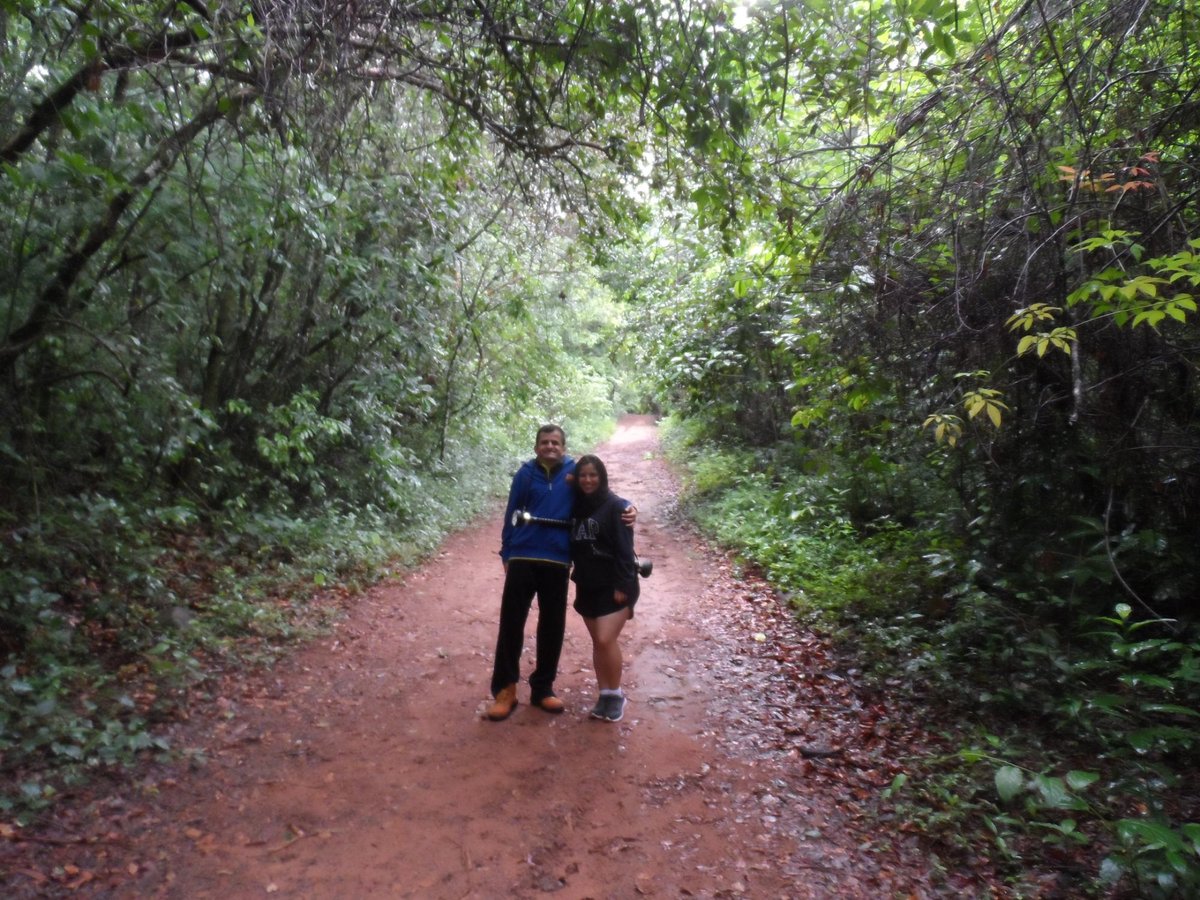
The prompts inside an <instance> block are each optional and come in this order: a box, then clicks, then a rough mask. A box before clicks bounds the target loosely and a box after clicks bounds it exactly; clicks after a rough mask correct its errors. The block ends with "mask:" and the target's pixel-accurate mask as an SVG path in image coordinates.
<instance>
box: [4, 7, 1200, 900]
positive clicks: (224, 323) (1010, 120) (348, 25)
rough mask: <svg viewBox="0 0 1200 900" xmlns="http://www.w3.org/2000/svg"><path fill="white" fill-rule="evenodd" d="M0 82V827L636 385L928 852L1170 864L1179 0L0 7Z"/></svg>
mask: <svg viewBox="0 0 1200 900" xmlns="http://www.w3.org/2000/svg"><path fill="white" fill-rule="evenodd" d="M0 88H2V90H0V162H2V164H3V177H2V178H0V194H2V200H3V203H2V211H0V246H2V248H3V249H2V251H0V267H2V270H3V271H2V276H0V293H2V294H3V297H2V298H0V318H3V322H2V323H0V820H9V821H14V822H32V821H35V820H37V819H38V818H39V817H45V816H51V815H53V813H54V809H55V804H56V802H57V801H58V798H59V797H60V796H61V795H62V793H63V792H64V790H66V789H67V788H68V787H69V786H70V785H72V784H77V783H80V782H81V781H83V780H86V779H87V778H89V777H93V776H94V775H95V773H97V772H100V771H121V770H124V769H126V768H127V767H131V766H135V765H136V764H137V763H138V761H139V759H142V758H144V757H145V756H146V755H147V754H157V753H169V752H170V750H171V748H170V747H169V746H168V745H167V743H166V742H165V741H164V739H163V738H162V736H161V733H160V731H159V725H160V724H161V723H162V722H164V721H166V720H168V719H169V718H170V717H171V715H172V710H173V709H174V707H175V704H176V703H177V701H178V698H179V697H180V696H181V695H182V693H184V692H185V691H187V690H188V689H189V687H190V686H191V685H194V684H195V683H196V682H198V681H201V680H203V679H205V678H207V677H209V673H210V672H211V671H212V669H213V667H219V666H225V667H236V666H251V665H255V664H260V663H263V662H265V661H269V660H271V659H273V658H275V657H276V656H277V655H278V654H281V653H286V652H288V648H289V646H292V645H294V644H295V642H297V641H299V640H302V639H304V638H305V637H306V636H310V635H312V634H314V633H317V632H318V631H319V630H320V629H321V628H322V627H323V626H324V625H325V624H326V622H327V621H328V619H329V617H330V616H332V615H335V614H336V604H330V603H329V602H328V598H329V597H330V596H331V595H339V594H340V595H346V594H352V593H353V592H355V591H357V590H359V589H361V588H362V587H364V586H366V585H369V584H371V583H373V582H374V581H376V580H378V579H380V578H381V577H384V576H386V574H387V573H388V572H391V571H395V570H397V569H399V568H402V567H404V566H406V565H410V564H412V563H414V562H415V561H417V560H419V559H421V558H422V557H423V556H424V555H425V554H427V553H429V552H430V551H431V550H432V549H434V548H435V547H436V546H437V545H438V543H439V541H440V540H441V539H442V538H443V537H444V536H445V535H446V534H447V533H448V532H449V531H451V530H453V529H454V528H455V527H457V526H458V525H460V524H461V523H462V522H463V521H465V520H466V519H467V518H469V517H471V516H472V515H474V514H476V513H478V512H479V511H481V510H483V509H485V508H487V507H488V505H489V504H491V503H493V502H494V500H495V498H496V497H497V496H498V495H500V494H502V492H503V491H504V490H505V489H506V487H507V483H508V478H509V476H510V475H511V461H512V460H513V459H514V458H520V456H521V455H522V454H524V455H528V449H529V445H530V441H529V437H530V435H531V434H532V433H533V431H534V429H535V428H536V426H537V424H539V423H540V422H542V421H556V422H560V423H562V424H563V425H564V426H565V427H566V429H567V431H568V432H569V433H570V434H571V445H572V447H578V448H586V447H588V446H590V445H591V444H593V443H594V442H595V441H597V440H599V439H600V438H602V437H603V436H604V435H605V434H606V433H607V430H608V429H610V428H611V425H612V422H613V420H614V418H615V416H616V415H617V414H619V413H621V412H624V411H640V412H654V413H656V414H661V415H662V416H663V417H664V418H663V429H664V432H665V433H666V435H667V439H668V441H669V444H670V447H671V452H672V455H673V459H674V461H675V463H676V464H677V465H678V466H679V467H680V469H681V470H682V471H683V472H685V473H686V476H685V477H686V483H687V490H686V495H685V497H684V498H683V505H684V510H685V512H686V514H687V515H688V516H690V517H692V518H693V519H694V520H695V521H696V522H697V523H698V524H699V525H700V526H701V527H702V528H703V529H704V530H705V531H706V532H707V533H709V534H711V535H712V536H713V537H714V538H715V539H717V540H719V541H720V542H721V543H722V544H724V545H726V546H728V547H731V548H734V550H735V551H736V552H737V554H738V555H739V557H740V558H741V559H743V560H745V561H746V563H747V564H748V565H752V566H754V567H755V568H756V569H757V570H759V571H761V572H762V573H763V574H764V575H765V577H767V578H768V579H769V580H770V582H771V583H772V584H773V585H774V586H775V587H776V588H777V589H778V590H779V591H781V592H784V593H785V595H786V596H788V597H789V598H790V600H791V604H792V606H793V607H794V610H795V616H796V618H797V621H798V622H799V623H803V624H805V625H807V626H811V627H813V628H817V629H819V630H821V631H822V632H825V633H828V634H830V635H832V636H834V638H835V639H836V640H837V641H838V642H839V644H841V645H843V646H844V647H846V648H848V650H851V651H852V652H854V653H855V654H856V655H857V656H858V657H859V658H860V659H861V660H862V665H863V667H864V669H865V671H866V672H867V676H868V677H875V678H878V679H880V680H882V679H883V678H884V676H885V674H886V675H887V676H888V677H891V678H897V677H898V678H899V679H900V681H902V683H903V686H902V688H900V690H901V691H902V692H903V693H904V694H905V695H906V696H907V697H908V698H909V699H910V700H912V701H913V702H918V703H920V704H922V705H923V706H924V707H925V708H927V709H928V710H929V713H928V715H930V716H936V717H938V721H939V722H940V723H941V724H940V728H941V729H942V730H943V731H944V733H945V734H946V735H947V736H948V740H949V741H950V742H951V743H952V744H953V745H954V747H955V750H954V751H953V752H951V753H948V754H946V753H941V754H938V755H936V756H934V755H931V756H929V757H928V758H925V759H922V760H920V761H919V766H918V770H919V772H920V775H919V776H910V777H908V778H902V779H898V780H897V782H896V783H894V784H893V785H892V787H891V788H889V791H891V792H893V793H894V794H895V795H896V796H897V797H900V798H902V800H903V802H904V803H905V804H907V808H908V809H909V812H910V815H911V816H912V817H913V818H914V820H916V821H919V822H920V823H921V825H922V829H923V830H924V831H925V832H926V833H927V834H928V835H930V836H931V837H932V838H934V839H937V840H939V841H942V842H944V843H946V844H950V845H952V844H954V843H955V842H956V841H958V842H965V841H982V842H984V843H987V844H989V845H990V846H991V847H992V853H993V854H994V856H995V857H996V858H999V859H1001V860H1002V861H1004V863H1005V865H1007V867H1008V870H1009V871H1010V872H1011V874H1012V878H1013V883H1014V884H1019V883H1020V879H1021V872H1022V871H1023V870H1025V869H1027V868H1031V867H1036V866H1043V865H1044V866H1054V865H1069V866H1078V868H1079V871H1078V875H1077V879H1076V883H1077V885H1078V890H1079V895H1081V896H1103V895H1114V894H1115V895H1121V896H1145V897H1185V896H1195V895H1196V892H1197V891H1200V783H1198V781H1197V766H1196V761H1197V758H1198V756H1197V754H1198V752H1200V617H1198V615H1197V606H1196V603H1197V598H1198V596H1200V565H1198V564H1197V551H1196V548H1197V546H1198V545H1200V328H1198V326H1197V296H1198V295H1200V10H1197V9H1196V8H1195V6H1194V5H1193V4H1190V3H1184V2H1180V0H1175V2H1171V0H994V2H992V3H983V2H979V0H852V2H846V3H834V2H829V0H784V2H759V0H744V2H730V0H674V2H663V0H614V2H595V0H417V2H411V3H396V2H392V0H387V2H385V0H132V2H130V0H120V2H118V0H71V2H38V0H0ZM1018 893H1019V891H1018Z"/></svg>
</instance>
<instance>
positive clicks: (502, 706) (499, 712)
mask: <svg viewBox="0 0 1200 900" xmlns="http://www.w3.org/2000/svg"><path fill="white" fill-rule="evenodd" d="M516 708H517V686H516V685H515V684H510V685H509V686H508V687H506V688H501V689H500V693H498V694H497V695H496V699H495V700H493V701H492V705H491V706H489V707H488V709H487V717H488V718H489V719H491V720H492V721H493V722H499V721H501V720H502V719H507V718H508V717H509V716H511V715H512V711H513V710H514V709H516Z"/></svg>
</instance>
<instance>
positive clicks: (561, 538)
mask: <svg viewBox="0 0 1200 900" xmlns="http://www.w3.org/2000/svg"><path fill="white" fill-rule="evenodd" d="M566 451H567V436H566V433H565V432H564V431H563V430H562V428H560V427H559V426H557V425H543V426H542V427H541V428H539V429H538V432H537V438H536V440H535V441H534V446H533V452H534V458H533V459H531V460H528V461H526V462H525V463H523V464H522V465H521V468H519V469H518V470H517V474H516V475H514V476H513V480H512V486H511V487H510V488H509V492H508V507H507V509H505V511H504V528H503V530H502V531H501V533H500V559H501V560H502V561H503V563H504V593H503V594H502V595H501V598H500V629H499V635H498V636H497V638H496V659H495V663H494V665H493V667H492V697H493V698H494V699H493V700H492V703H491V705H490V706H489V707H488V709H487V717H488V718H489V719H491V720H492V721H494V722H499V721H501V720H502V719H507V718H508V717H509V716H510V715H512V711H513V710H514V709H516V707H517V682H518V681H519V680H520V676H521V649H522V646H523V644H524V642H525V622H526V620H527V619H528V618H529V608H530V606H531V604H532V603H533V598H534V596H535V595H536V596H537V600H538V623H537V665H536V668H534V670H533V674H532V675H530V676H529V692H530V701H529V702H530V703H531V704H532V705H533V706H537V707H539V708H541V709H543V710H545V711H546V712H549V713H561V712H562V711H563V702H562V700H560V699H559V698H558V697H557V696H555V694H554V679H555V678H556V677H557V676H558V658H559V656H560V655H561V653H562V645H563V634H564V632H565V630H566V623H567V575H568V574H569V572H570V567H571V555H570V541H569V536H568V533H567V529H566V528H564V527H560V526H555V525H542V524H538V523H532V522H531V523H529V524H525V525H514V524H513V520H512V515H513V512H515V511H516V510H525V511H526V512H528V513H530V514H531V515H533V516H536V517H537V518H541V519H558V520H562V521H564V522H565V520H567V519H569V518H570V517H571V505H572V503H573V502H574V499H575V492H574V490H573V482H574V477H575V461H574V460H573V459H571V457H569V456H567V455H566ZM636 518H637V511H636V510H635V509H634V508H633V507H630V508H629V509H628V510H626V512H625V517H624V521H625V522H626V524H628V525H632V524H633V522H634V520H635V519H636Z"/></svg>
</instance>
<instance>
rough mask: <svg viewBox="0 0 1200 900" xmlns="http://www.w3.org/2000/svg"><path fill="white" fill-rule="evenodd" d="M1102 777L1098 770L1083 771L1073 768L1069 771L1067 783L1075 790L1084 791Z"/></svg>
mask: <svg viewBox="0 0 1200 900" xmlns="http://www.w3.org/2000/svg"><path fill="white" fill-rule="evenodd" d="M1099 779H1100V775H1099V773H1098V772H1083V771H1080V770H1079V769H1072V770H1071V771H1070V772H1068V773H1067V785H1068V786H1069V787H1070V788H1071V790H1073V791H1082V790H1084V789H1086V788H1087V787H1088V786H1089V785H1092V784H1094V783H1095V782H1096V781H1098V780H1099Z"/></svg>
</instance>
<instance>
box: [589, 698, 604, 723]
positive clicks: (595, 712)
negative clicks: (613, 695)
mask: <svg viewBox="0 0 1200 900" xmlns="http://www.w3.org/2000/svg"><path fill="white" fill-rule="evenodd" d="M607 699H608V698H607V697H601V698H600V699H599V700H597V701H596V705H595V706H593V707H592V711H591V712H590V713H588V715H589V716H591V717H592V718H593V719H603V718H604V709H605V706H604V701H605V700H607Z"/></svg>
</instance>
